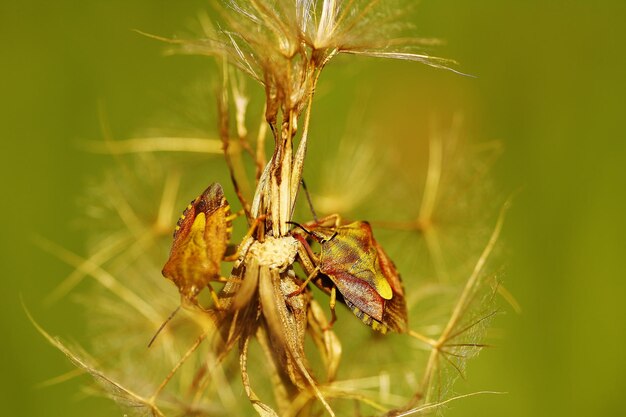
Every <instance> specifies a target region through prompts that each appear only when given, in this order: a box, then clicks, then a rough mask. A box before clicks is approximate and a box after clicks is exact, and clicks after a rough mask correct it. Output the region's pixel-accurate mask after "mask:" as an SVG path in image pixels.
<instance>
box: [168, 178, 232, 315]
mask: <svg viewBox="0 0 626 417" xmlns="http://www.w3.org/2000/svg"><path fill="white" fill-rule="evenodd" d="M229 215H230V206H229V204H228V201H226V198H225V197H224V190H223V189H222V186H221V185H219V184H217V183H213V184H211V185H209V187H208V188H207V189H206V190H205V191H204V192H203V193H202V194H201V195H200V196H199V197H198V198H196V199H195V200H194V201H192V202H191V203H190V204H189V206H187V209H186V210H185V211H184V212H183V214H182V216H180V219H179V220H178V223H177V225H176V229H175V231H174V242H173V244H172V249H171V251H170V257H169V259H168V261H167V263H166V264H165V266H164V267H163V271H162V272H163V276H165V277H166V278H168V279H170V280H171V281H172V282H174V284H176V286H177V287H178V290H179V292H180V294H181V296H182V297H183V298H184V299H185V300H188V301H191V302H192V303H193V304H197V301H196V296H197V295H198V293H199V292H200V291H202V289H203V288H204V287H206V286H207V284H208V283H209V282H210V281H211V280H215V279H217V278H219V276H220V264H221V261H222V259H223V258H224V254H225V253H226V249H227V248H228V241H229V240H230V235H231V232H232V225H231V221H230V220H229Z"/></svg>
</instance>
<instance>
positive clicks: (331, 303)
mask: <svg viewBox="0 0 626 417" xmlns="http://www.w3.org/2000/svg"><path fill="white" fill-rule="evenodd" d="M328 304H329V307H330V322H329V323H328V327H327V328H326V330H330V329H332V327H333V324H335V322H336V321H337V313H335V305H336V304H337V287H334V286H333V288H332V289H331V290H330V301H329V303H328Z"/></svg>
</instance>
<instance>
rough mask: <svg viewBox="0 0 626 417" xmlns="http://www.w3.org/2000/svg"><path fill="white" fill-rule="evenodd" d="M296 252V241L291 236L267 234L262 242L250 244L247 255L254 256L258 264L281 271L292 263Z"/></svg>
mask: <svg viewBox="0 0 626 417" xmlns="http://www.w3.org/2000/svg"><path fill="white" fill-rule="evenodd" d="M297 253H298V242H297V241H296V239H294V238H293V237H291V236H284V237H279V238H275V237H272V236H268V237H267V238H266V239H265V240H264V241H263V242H259V241H258V240H257V241H255V242H254V243H253V244H252V246H251V247H250V252H249V256H252V257H254V258H256V260H257V262H258V263H259V265H260V266H265V267H268V268H270V269H277V270H278V271H279V272H283V271H285V270H286V269H287V267H288V266H290V265H292V264H293V263H294V261H295V259H296V255H297Z"/></svg>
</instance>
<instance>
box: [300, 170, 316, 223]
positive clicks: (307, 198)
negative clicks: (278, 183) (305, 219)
mask: <svg viewBox="0 0 626 417" xmlns="http://www.w3.org/2000/svg"><path fill="white" fill-rule="evenodd" d="M301 182H302V189H303V190H304V193H305V194H306V201H307V202H308V203H309V209H311V214H313V220H315V222H316V223H317V213H315V209H314V208H313V201H312V200H311V194H309V189H308V188H307V187H306V183H305V182H304V178H302V180H301Z"/></svg>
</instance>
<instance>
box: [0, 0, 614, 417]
mask: <svg viewBox="0 0 626 417" xmlns="http://www.w3.org/2000/svg"><path fill="white" fill-rule="evenodd" d="M204 6H205V2H203V1H181V2H171V1H164V0H151V1H148V0H135V1H121V0H107V1H80V2H79V1H69V0H59V1H54V2H52V1H28V0H25V1H21V2H10V1H2V2H1V3H0V36H1V39H2V42H3V45H4V46H3V56H2V63H1V64H0V94H1V98H2V100H1V106H2V107H1V108H0V129H1V130H0V136H1V137H0V155H2V164H0V169H1V173H0V178H1V179H2V190H3V195H4V197H3V202H2V216H1V217H2V219H3V222H2V224H3V227H2V233H0V259H1V265H2V271H3V273H2V275H3V277H4V279H3V290H2V292H3V293H4V297H3V300H2V303H1V304H0V323H1V324H0V326H1V327H0V334H1V335H2V336H1V337H2V343H1V344H0V352H1V355H2V371H1V373H0V404H1V406H2V415H6V416H50V415H63V416H66V417H69V416H79V415H80V416H83V415H90V416H100V415H101V416H105V415H107V416H111V415H121V412H119V411H117V409H116V408H115V407H114V406H111V405H110V403H109V402H108V401H104V400H98V399H91V398H89V399H87V398H84V397H83V396H82V395H81V394H79V392H80V390H79V387H80V386H81V384H82V382H81V381H79V380H72V381H70V382H67V383H64V384H60V385H54V386H50V387H40V386H39V385H40V384H41V383H42V382H43V381H45V380H47V379H49V378H52V377H54V376H57V375H59V374H63V373H65V372H67V371H69V370H71V369H72V368H71V366H70V365H69V363H68V362H67V360H66V359H65V358H64V357H63V356H62V355H61V354H60V353H59V352H57V351H56V350H55V349H53V348H52V347H51V346H50V345H48V344H47V343H46V342H45V341H44V340H43V338H42V337H41V336H40V335H38V334H37V332H36V331H35V329H34V328H33V326H32V325H31V324H30V323H29V322H28V320H27V318H26V315H25V313H24V310H23V308H22V306H21V301H20V297H22V298H23V300H24V303H25V304H26V305H27V306H28V307H29V309H30V310H31V311H32V312H33V314H34V315H35V317H37V318H38V320H40V321H41V323H42V324H43V325H44V327H46V328H47V329H49V330H50V331H51V332H52V333H54V334H61V335H64V336H65V337H69V338H73V339H75V340H77V341H79V342H80V341H81V339H80V334H81V329H82V328H83V326H84V319H83V318H81V316H80V314H81V309H80V308H79V307H77V306H76V305H75V304H74V303H73V302H72V301H71V299H67V300H66V301H63V304H62V305H56V306H54V307H52V308H50V307H46V306H44V305H42V304H41V300H42V299H43V298H44V297H45V294H46V293H47V292H49V291H50V290H51V289H52V288H54V286H55V283H56V282H58V280H59V279H60V278H62V277H63V276H65V275H66V274H67V273H68V272H69V267H67V266H65V265H64V264H63V263H62V262H60V261H58V260H57V259H55V258H54V257H52V256H50V255H48V254H47V253H45V252H44V251H42V250H41V249H39V248H37V247H36V246H34V245H33V238H34V237H35V236H43V237H46V238H49V239H51V240H53V241H55V242H60V243H62V244H63V245H64V246H65V247H68V248H69V249H71V250H74V251H76V252H77V253H82V251H84V247H83V243H82V242H83V241H84V238H85V236H84V232H83V231H82V230H81V229H80V228H79V227H77V226H76V225H75V219H76V218H77V216H78V215H79V209H78V205H77V203H76V201H77V198H78V197H79V196H80V194H81V193H82V190H83V189H84V187H85V181H86V179H88V178H90V177H94V176H96V175H98V174H99V173H101V172H102V170H103V169H105V167H107V166H109V165H110V164H111V161H110V160H109V159H107V158H105V157H96V156H93V155H86V154H85V153H83V152H82V151H80V150H79V148H78V146H77V143H78V142H79V141H80V140H81V139H97V138H101V137H102V133H101V128H100V124H99V116H98V113H99V109H104V113H105V114H106V117H107V120H108V123H109V124H110V126H111V128H112V130H113V132H114V136H115V137H119V138H122V137H125V136H128V135H129V134H131V132H132V131H133V130H134V128H136V127H138V126H143V125H146V121H149V120H150V118H151V117H152V116H153V115H154V114H155V113H158V112H161V111H162V109H163V105H164V104H170V105H171V100H172V99H171V98H170V97H174V96H175V94H176V92H177V91H178V90H181V89H182V88H183V87H184V86H185V85H187V84H188V83H189V80H191V79H195V78H197V77H199V76H206V73H205V70H206V67H205V66H204V64H203V63H202V62H201V60H199V59H198V58H189V57H174V58H164V57H163V56H162V54H161V51H162V48H163V46H162V45H161V44H159V43H158V42H155V41H153V40H150V39H147V38H144V37H142V36H140V35H138V34H136V33H134V32H132V31H131V29H141V30H143V31H146V32H150V33H156V34H161V35H164V36H169V35H171V34H174V33H177V32H180V31H181V30H184V29H185V28H186V27H187V25H188V23H189V22H190V21H191V20H193V18H194V17H195V16H196V14H197V12H198V11H199V10H201V9H203V8H204ZM416 19H417V20H416V23H417V25H418V29H419V33H420V34H421V35H425V36H436V37H440V38H443V39H445V40H446V41H447V46H446V47H444V48H441V49H440V50H438V51H437V52H438V53H439V54H441V55H444V56H446V57H452V58H455V59H457V60H459V61H460V62H461V63H462V67H461V68H462V70H463V71H465V72H468V73H471V74H474V75H476V76H477V78H467V77H459V76H456V75H453V74H451V73H448V72H443V71H437V70H434V69H430V68H427V67H424V66H419V65H416V64H408V63H389V62H378V61H376V62H374V61H371V60H359V59H356V58H355V59H351V60H342V62H339V63H336V65H340V66H341V65H346V63H349V66H348V67H346V68H344V69H337V70H334V71H329V73H328V74H327V75H326V78H324V79H323V80H322V85H324V87H323V88H324V89H326V88H329V89H330V88H333V85H340V84H346V85H352V89H353V90H354V89H358V88H359V85H369V88H370V89H372V91H373V94H374V95H376V94H385V95H387V96H388V97H391V98H393V99H395V100H398V102H401V103H412V104H414V107H411V106H403V108H404V109H406V110H405V111H406V113H405V114H403V113H402V112H400V113H399V114H397V115H396V116H397V117H398V118H415V120H417V121H420V122H424V123H426V121H427V120H428V117H430V115H432V114H434V115H437V114H444V115H445V114H449V113H450V112H452V111H457V110H460V111H463V112H464V113H465V115H466V120H467V121H468V123H467V132H466V134H467V136H469V137H471V138H473V139H474V140H494V139H497V140H500V141H501V142H502V143H503V144H504V149H505V151H504V154H503V156H502V157H501V159H500V160H499V162H498V163H497V165H496V167H495V174H496V181H497V182H498V187H499V188H500V189H501V190H505V192H506V190H514V189H517V188H518V187H520V186H522V187H523V192H522V193H521V194H520V196H519V197H518V198H517V200H516V201H515V205H514V208H513V210H512V211H511V214H510V216H509V218H508V220H507V224H506V227H505V230H504V238H505V240H506V242H507V245H508V249H509V251H510V255H509V257H508V258H507V264H506V266H507V275H506V277H505V284H506V285H507V287H508V289H509V290H510V291H511V292H513V293H514V294H515V296H516V297H517V299H518V301H519V302H520V303H521V305H522V308H523V312H522V313H521V314H520V315H517V314H515V313H512V312H509V313H507V314H506V315H504V316H501V317H500V318H499V319H498V320H497V321H496V322H495V327H496V329H498V330H499V338H498V340H497V342H496V345H497V347H496V348H495V349H490V350H488V351H486V352H484V353H483V354H481V356H480V357H479V358H478V359H477V360H475V361H474V362H472V363H471V364H470V366H469V370H468V376H469V377H468V380H467V381H461V383H460V384H459V385H458V386H457V390H458V391H461V392H469V391H475V390H485V389H486V390H497V391H506V392H508V394H507V395H501V396H483V397H474V398H471V399H466V400H462V401H460V402H457V403H454V404H453V405H452V410H451V411H450V412H449V414H448V415H450V416H473V415H475V416H534V417H538V416H556V415H567V416H588V415H602V416H610V415H623V403H622V401H621V398H622V395H623V390H624V389H625V388H626V384H625V383H624V380H625V378H624V375H626V360H625V359H624V351H625V346H626V345H625V344H626V333H625V329H626V314H625V309H624V307H623V306H624V298H625V297H626V283H625V282H626V280H625V278H626V268H625V267H624V254H625V249H626V245H625V243H626V239H624V236H626V222H625V221H624V213H626V192H625V191H626V174H625V169H626V168H625V167H626V141H625V140H624V139H625V138H624V132H625V129H624V122H623V119H622V118H623V117H624V115H625V114H626V79H625V76H626V42H625V41H626V25H625V24H624V22H626V2H624V1H621V0H617V1H595V2H592V1H576V0H569V1H564V0H557V1H550V2H547V1H542V0H525V1H513V0H497V1H496V0H484V1H478V2H477V1H473V2H470V1H452V0H438V1H435V0H423V1H422V2H421V4H420V7H419V10H418V13H417V14H416ZM346 74H347V75H349V76H348V77H346ZM400 80H402V81H400ZM320 88H322V87H320ZM322 91H323V90H322ZM344 100H345V102H341V101H332V100H320V102H319V104H318V106H319V107H324V108H325V109H324V110H323V111H324V112H328V111H332V108H333V107H332V106H335V107H336V108H337V109H340V108H342V106H349V97H348V98H344ZM208 111H210V109H209V110H208ZM389 120H390V119H389ZM342 123H343V121H338V124H339V125H342ZM620 410H622V411H620Z"/></svg>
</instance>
